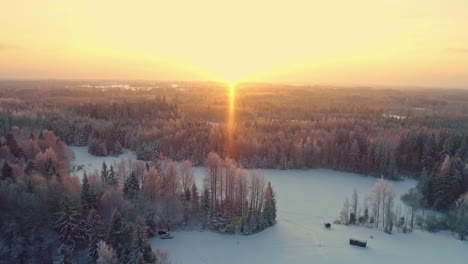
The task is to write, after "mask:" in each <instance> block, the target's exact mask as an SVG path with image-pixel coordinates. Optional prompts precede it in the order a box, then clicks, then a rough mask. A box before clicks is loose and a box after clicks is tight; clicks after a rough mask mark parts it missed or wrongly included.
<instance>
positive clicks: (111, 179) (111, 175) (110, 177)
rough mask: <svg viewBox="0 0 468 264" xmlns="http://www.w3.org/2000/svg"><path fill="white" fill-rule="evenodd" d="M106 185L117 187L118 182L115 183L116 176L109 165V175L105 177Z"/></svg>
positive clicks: (112, 167)
mask: <svg viewBox="0 0 468 264" xmlns="http://www.w3.org/2000/svg"><path fill="white" fill-rule="evenodd" d="M107 184H108V185H109V186H112V187H117V186H118V184H119V182H118V181H117V176H116V175H115V171H114V166H112V165H110V168H109V175H108V177H107Z"/></svg>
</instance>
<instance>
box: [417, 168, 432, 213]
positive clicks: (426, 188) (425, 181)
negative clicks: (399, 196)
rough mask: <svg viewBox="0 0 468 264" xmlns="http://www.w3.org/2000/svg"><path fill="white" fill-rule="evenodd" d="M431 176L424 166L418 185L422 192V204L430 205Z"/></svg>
mask: <svg viewBox="0 0 468 264" xmlns="http://www.w3.org/2000/svg"><path fill="white" fill-rule="evenodd" d="M430 185H431V177H430V175H429V174H428V172H427V170H426V168H423V169H422V171H421V175H420V176H419V181H418V183H417V185H416V188H417V189H418V191H419V193H421V195H422V198H423V200H422V201H421V205H422V206H429V201H430V199H431V197H432V193H431V188H430V187H431V186H430Z"/></svg>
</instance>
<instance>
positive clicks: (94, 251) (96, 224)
mask: <svg viewBox="0 0 468 264" xmlns="http://www.w3.org/2000/svg"><path fill="white" fill-rule="evenodd" d="M87 220H88V221H87V228H86V229H87V230H86V233H87V237H88V243H89V244H88V256H89V257H90V258H91V262H90V263H96V261H97V259H98V257H99V254H98V243H99V241H100V240H101V239H102V237H103V234H102V222H101V218H100V216H99V214H98V213H97V211H96V210H95V209H91V211H90V212H89V214H88V219H87Z"/></svg>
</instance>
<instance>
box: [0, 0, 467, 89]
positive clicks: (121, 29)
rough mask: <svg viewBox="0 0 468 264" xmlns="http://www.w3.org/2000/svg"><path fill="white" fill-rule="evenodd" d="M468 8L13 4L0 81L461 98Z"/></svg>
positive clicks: (441, 4) (4, 9) (6, 14)
mask: <svg viewBox="0 0 468 264" xmlns="http://www.w3.org/2000/svg"><path fill="white" fill-rule="evenodd" d="M467 10H468V1H460V0H448V1H442V0H424V1H423V0H414V1H402V0H382V1H373V0H359V1H338V0H331V1H318V0H292V1H284V0H281V1H264V0H257V1H246V0H245V1H244V0H241V1H218V0H216V1H215V0H201V1H182V0H175V1H150V0H140V1H137V2H136V3H135V2H130V1H110V0H101V1H87V0H85V1H58V0H44V1H26V0H18V1H3V3H2V5H1V11H0V23H1V24H2V27H0V35H1V36H2V37H1V39H0V57H1V58H2V59H1V60H0V78H94V79H103V78H110V79H151V80H155V79H157V80H219V81H273V82H277V81H281V82H283V81H284V82H286V81H287V82H311V83H337V84H383V85H431V86H448V87H460V86H461V85H462V83H467V82H468V74H466V73H467V72H468V34H467V33H468V32H467V31H468V16H467V15H466V13H467Z"/></svg>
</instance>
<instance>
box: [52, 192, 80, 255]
mask: <svg viewBox="0 0 468 264" xmlns="http://www.w3.org/2000/svg"><path fill="white" fill-rule="evenodd" d="M57 216H58V219H57V221H56V222H55V225H54V227H55V228H56V229H57V231H58V233H59V242H60V246H61V248H62V250H64V252H68V251H67V250H68V249H69V250H70V251H71V252H73V250H74V249H75V246H76V243H77V242H78V241H79V240H80V239H83V238H84V232H83V228H82V226H81V222H80V221H81V220H80V214H79V213H78V212H77V211H76V210H75V208H74V207H73V206H72V204H71V201H70V199H69V198H68V197H65V198H64V199H63V200H62V202H61V210H60V212H59V213H57Z"/></svg>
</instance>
